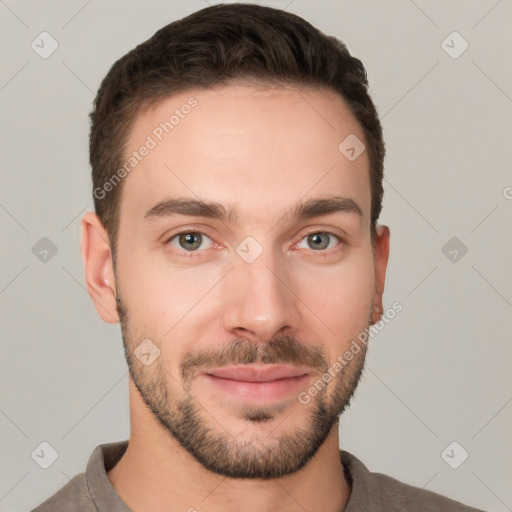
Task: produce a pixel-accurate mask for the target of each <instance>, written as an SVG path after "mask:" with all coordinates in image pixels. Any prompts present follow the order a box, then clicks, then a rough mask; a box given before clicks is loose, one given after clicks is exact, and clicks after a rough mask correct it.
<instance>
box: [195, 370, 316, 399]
mask: <svg viewBox="0 0 512 512" xmlns="http://www.w3.org/2000/svg"><path fill="white" fill-rule="evenodd" d="M203 377H204V378H205V379H207V380H208V382H209V384H210V385H211V386H213V387H214V389H215V390H216V391H220V392H221V393H227V394H228V395H230V396H231V397H232V398H235V399H236V400H237V401H242V402H244V403H247V402H251V403H255V404H263V403H269V402H276V401H280V400H284V399H287V398H289V397H290V396H297V394H298V393H299V392H300V391H301V389H303V388H304V386H305V384H306V383H307V380H309V377H310V374H309V373H308V369H307V368H304V367H297V366H289V365H250V366H230V367H224V368H216V369H213V370H209V371H207V372H204V373H203Z"/></svg>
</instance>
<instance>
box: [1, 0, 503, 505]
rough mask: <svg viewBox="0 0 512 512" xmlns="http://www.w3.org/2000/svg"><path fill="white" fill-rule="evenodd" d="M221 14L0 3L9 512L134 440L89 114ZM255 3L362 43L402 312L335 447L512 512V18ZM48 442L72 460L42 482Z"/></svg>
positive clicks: (155, 4) (462, 5) (429, 4)
mask: <svg viewBox="0 0 512 512" xmlns="http://www.w3.org/2000/svg"><path fill="white" fill-rule="evenodd" d="M213 3H214V2H213V1H211V0H210V1H209V2H205V1H204V0H194V1H189V2H178V1H163V0H153V1H146V2H142V1H138V2H137V1H122V2H121V1H106V0H89V1H84V0H73V1H67V2H63V1H61V2H58V1H47V2H34V1H33V2H29V1H15V0H0V20H1V33H2V47H3V52H2V53H3V59H2V66H1V69H0V102H1V107H2V113H3V118H2V137H1V150H2V186H1V189H0V222H1V229H2V238H3V243H2V265H1V274H0V306H1V312H2V313H1V314H2V357H1V358H0V379H1V389H2V393H1V397H0V433H1V443H0V449H1V453H0V459H1V461H2V468H1V473H0V510H2V511H10V512H18V511H26V510H29V509H31V508H32V507H34V506H36V505H37V504H39V503H40V502H42V501H43V500H44V499H46V498H48V497H49V496H50V495H51V494H53V493H54V492H55V491H56V490H57V489H58V488H60V487H62V486H63V485H64V484H66V483H67V482H68V480H69V479H70V478H71V477H72V476H74V475H75V474H76V473H79V472H82V471H84V469H85V466H86V463H87V460H88V458H89V456H90V454H91V452H92V450H93V449H94V447H95V446H96V445H98V444H101V443H106V442H111V441H117V440H122V439H128V437H129V417H128V412H129V409H128V396H127V389H128V388H127V383H128V373H127V366H126V363H125V360H124V354H123V350H122V341H121V335H120V329H119V326H117V325H114V326H112V325H108V324H105V323H103V322H102V321H101V320H100V319H99V318H98V316H97V315H96V312H95V310H94V307H93V304H92V301H91V300H90V298H89V296H88V294H87V292H86V290H85V287H84V286H85V285H84V277H83V266H82V261H81V257H80V252H79V227H80V218H81V216H82V214H83V213H84V212H85V211H86V210H91V209H92V198H91V183H90V169H89V165H88V130H89V122H88V113H89V112H90V110H91V106H92V101H93V98H94V95H95V92H96V90H97V87H98V86H99V83H100V81H101V79H102V78H103V76H104V75H105V74H106V72H107V71H108V69H109V67H110V66H111V65H112V64H113V63H114V61H115V60H117V59H118V58H119V57H121V56H122V55H123V54H124V53H126V52H127V51H128V50H130V49H131V48H133V47H134V46H135V45H136V44H138V43H139V42H141V41H143V40H145V39H147V38H148V37H150V36H151V35H152V34H153V33H154V32H155V31H156V30H157V29H159V28H160V27H161V26H163V25H165V24H167V23H169V22H171V21H173V20H175V19H178V18H181V17H183V16H185V15H187V14H189V13H191V12H193V11H195V10H198V9H201V8H203V7H206V6H207V5H208V4H213ZM260 3H262V4H265V5H269V6H274V7H278V8H285V9H287V10H288V11H290V12H294V13H296V14H299V15H301V16H303V17H304V18H306V19H307V20H308V21H310V22H311V23H312V24H314V25H315V26H317V27H318V28H320V29H321V30H323V31H324V32H326V33H328V34H331V35H335V36H337V37H339V38H340V39H342V40H343V41H345V42H346V43H347V45H348V47H349V50H350V51H351V52H352V53H353V54H354V55H355V56H357V57H358V58H360V59H361V60H362V61H363V63H364V64H365V66H366V69H367V71H368V77H369V81H370V85H371V87H370V92H371V94H372V97H373V99H374V102H375V104H376V106H377V108H378V110H379V114H380V116H381V119H382V123H383V128H384V135H385V140H386V146H387V157H386V162H385V167H386V178H385V198H384V210H383V213H382V216H381V223H383V224H387V225H388V226H390V229H391V235H392V236H391V256H390V262H389V269H388V278H387V288H386V293H385V307H386V308H388V307H390V306H391V304H392V303H393V302H396V301H398V302H400V303H401V304H402V305H403V311H402V312H400V313H399V314H398V315H397V316H396V317H395V318H394V319H393V321H392V322H390V323H389V324H387V325H386V327H385V328H384V329H383V330H382V331H381V332H380V334H379V335H378V336H376V337H375V338H373V339H372V340H371V342H370V345H369V347H370V348H369V355H368V359H367V366H366V372H365V374H364V378H363V381H362V382H361V383H360V385H359V388H358V390H357V391H356V395H355V399H354V401H353V405H352V407H351V408H350V409H349V410H348V411H347V412H346V413H345V414H344V416H343V417H342V421H341V428H340V432H341V447H342V448H344V449H346V450H348V451H351V452H352V453H354V454H355V455H357V456H358V457H359V458H361V459H362V461H363V462H364V463H365V464H366V465H367V466H368V467H369V468H370V469H371V470H373V471H379V472H383V473H387V474H389V475H392V476H394V477H396V478H398V479H400V480H402V481H405V482H407V483H410V484H413V485H416V486H419V487H424V488H426V489H429V490H432V491H436V492H439V493H441V494H445V495H447V496H450V497H452V498H454V499H457V500H460V501H462V502H464V503H467V504H471V505H473V506H475V507H479V508H483V509H485V510H492V511H495V512H503V511H506V510H512V484H511V482H512V464H511V460H512V440H511V436H510V432H511V425H512V372H511V360H512V343H511V332H512V315H511V312H512V311H511V308H512V284H511V275H510V263H511V261H512V229H511V228H512V173H511V164H510V162H511V161H512V139H511V136H512V69H511V61H510V54H511V51H512V32H511V30H510V27H511V26H512V2H511V1H510V0H501V1H495V0H488V1H487V0H485V1H484V0H480V1H475V0H471V1H470V0H464V1H450V2H443V1H440V0H429V1H427V0H424V1H420V0H416V1H414V2H413V1H412V0H392V1H385V2H384V1H378V0H358V1H355V0H354V1H334V0H323V1H318V0H317V1H307V0H294V1H290V0H283V1H279V0H276V1H267V2H260ZM42 32H47V33H48V34H49V36H48V35H44V34H43V35H41V33H42ZM453 32H457V34H453ZM53 40H54V41H56V43H57V44H58V47H57V48H56V49H55V51H54V52H53V53H52V54H51V55H47V54H48V53H49V52H50V51H51V50H52V44H53V45H55V43H54V42H52V41H53ZM466 45H468V47H467V48H466V49H465V51H463V50H464V48H465V47H466ZM43 57H45V58H43ZM340 142H341V141H340ZM454 237H455V239H454ZM41 239H43V240H42V241H41ZM45 251H46V252H45ZM43 442H46V443H49V444H50V445H51V446H52V447H53V449H54V450H55V451H56V452H57V454H58V456H57V458H56V459H55V460H54V461H53V462H52V463H51V464H50V465H49V467H48V468H47V469H43V468H42V467H40V464H42V463H44V461H41V460H38V458H37V456H36V455H35V454H37V453H42V452H41V450H43V452H44V453H45V454H46V455H45V456H46V457H48V456H51V449H49V448H48V447H47V445H42V447H41V443H43ZM454 442H455V443H456V444H452V443H454ZM466 453H467V455H468V456H467V459H466V460H464V458H465V456H466ZM48 454H50V455H48ZM462 461H463V462H462ZM46 462H47V463H48V462H50V459H48V460H47V461H46ZM450 464H451V465H450ZM451 466H458V467H456V468H453V467H451ZM206 509H207V502H205V510H206Z"/></svg>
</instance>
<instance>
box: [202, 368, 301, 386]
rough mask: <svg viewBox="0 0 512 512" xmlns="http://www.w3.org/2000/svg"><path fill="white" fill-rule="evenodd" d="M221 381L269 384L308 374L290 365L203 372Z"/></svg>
mask: <svg viewBox="0 0 512 512" xmlns="http://www.w3.org/2000/svg"><path fill="white" fill-rule="evenodd" d="M205 373H206V374H207V375H213V376H214V377H218V378H221V379H230V380H236V381H243V382H271V381H275V380H279V379H290V378H294V377H302V376H303V375H306V374H308V373H309V372H308V369H307V368H304V367H298V366H290V365H282V364H280V365H268V364H266V365H250V366H248V365H246V366H228V367H223V368H216V369H214V370H210V371H208V372H205Z"/></svg>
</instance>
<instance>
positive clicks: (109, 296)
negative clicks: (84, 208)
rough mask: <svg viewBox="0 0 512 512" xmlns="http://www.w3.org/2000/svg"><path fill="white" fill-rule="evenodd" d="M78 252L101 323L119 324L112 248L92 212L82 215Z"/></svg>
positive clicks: (98, 220) (105, 232)
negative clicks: (80, 254)
mask: <svg viewBox="0 0 512 512" xmlns="http://www.w3.org/2000/svg"><path fill="white" fill-rule="evenodd" d="M81 227H82V233H81V238H80V251H81V253H82V260H83V262H84V271H85V281H86V284H87V291H88V292H89V295H90V296H91V298H92V300H93V302H94V305H95V307H96V311H97V312H98V315H99V316H100V317H101V319H102V320H103V321H104V322H108V323H110V324H116V323H119V321H120V320H119V315H118V313H117V307H116V306H117V304H116V289H115V278H114V268H113V262H112V251H111V249H110V241H109V238H108V234H107V231H106V230H105V228H104V227H103V224H102V223H101V221H100V219H99V217H98V216H97V215H96V214H95V213H94V212H87V213H86V214H85V215H84V216H83V218H82V224H81Z"/></svg>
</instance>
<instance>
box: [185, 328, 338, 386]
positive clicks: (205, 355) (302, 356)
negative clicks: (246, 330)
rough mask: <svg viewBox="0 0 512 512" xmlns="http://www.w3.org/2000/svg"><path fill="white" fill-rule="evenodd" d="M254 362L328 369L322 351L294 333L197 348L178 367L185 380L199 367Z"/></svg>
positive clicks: (318, 369)
mask: <svg viewBox="0 0 512 512" xmlns="http://www.w3.org/2000/svg"><path fill="white" fill-rule="evenodd" d="M254 363H261V364H291V365H295V366H307V367H309V368H311V369H312V370H315V371H318V372H319V373H321V374H324V373H325V372H326V371H327V370H328V368H329V365H328V357H327V354H326V352H325V350H323V349H322V348H321V347H318V346H307V345H305V344H304V343H302V342H300V341H299V340H297V339H296V338H295V337H293V336H279V337H275V338H272V339H271V340H270V341H268V342H267V343H256V342H254V341H250V340H247V339H244V338H237V339H235V340H233V341H231V342H229V343H227V344H225V345H223V346H222V347H220V348H211V349H210V348H204V347H198V348H196V349H193V350H191V351H190V352H188V353H187V354H186V355H185V357H184V358H183V359H182V361H181V362H180V365H179V366H180V373H181V376H182V379H183V381H184V382H187V381H189V380H190V379H191V378H192V377H193V376H194V375H195V374H196V373H197V372H198V371H199V370H200V369H201V368H202V367H212V366H213V367H221V366H228V365H230V366H231V365H238V364H254Z"/></svg>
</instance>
